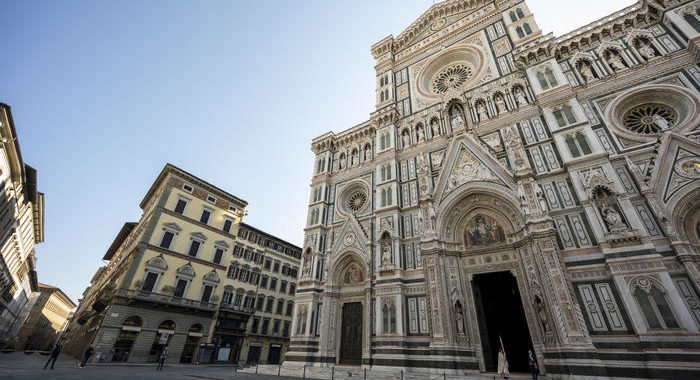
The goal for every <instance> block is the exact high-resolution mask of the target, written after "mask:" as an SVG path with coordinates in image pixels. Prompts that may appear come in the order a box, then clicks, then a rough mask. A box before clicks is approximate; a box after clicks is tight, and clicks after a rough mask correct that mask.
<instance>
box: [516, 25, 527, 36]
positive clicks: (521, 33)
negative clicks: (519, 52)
mask: <svg viewBox="0 0 700 380" xmlns="http://www.w3.org/2000/svg"><path fill="white" fill-rule="evenodd" d="M515 31H516V33H518V37H520V38H523V37H525V33H524V32H523V28H521V27H517V28H515Z"/></svg>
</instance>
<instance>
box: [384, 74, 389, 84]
mask: <svg viewBox="0 0 700 380" xmlns="http://www.w3.org/2000/svg"><path fill="white" fill-rule="evenodd" d="M384 84H389V75H388V74H387V75H384Z"/></svg>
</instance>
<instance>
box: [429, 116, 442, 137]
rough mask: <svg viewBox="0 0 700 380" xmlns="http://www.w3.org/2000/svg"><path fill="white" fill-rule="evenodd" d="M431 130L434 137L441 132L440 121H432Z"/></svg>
mask: <svg viewBox="0 0 700 380" xmlns="http://www.w3.org/2000/svg"><path fill="white" fill-rule="evenodd" d="M430 131H431V132H432V133H433V137H435V136H437V135H439V134H440V127H439V126H438V122H437V121H436V120H435V119H433V120H432V121H430Z"/></svg>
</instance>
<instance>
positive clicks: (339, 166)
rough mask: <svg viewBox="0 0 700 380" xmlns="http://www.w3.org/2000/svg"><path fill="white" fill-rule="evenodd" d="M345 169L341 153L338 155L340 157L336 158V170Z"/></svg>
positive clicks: (343, 157)
mask: <svg viewBox="0 0 700 380" xmlns="http://www.w3.org/2000/svg"><path fill="white" fill-rule="evenodd" d="M343 169H345V156H343V155H342V154H341V155H340V158H338V170H343Z"/></svg>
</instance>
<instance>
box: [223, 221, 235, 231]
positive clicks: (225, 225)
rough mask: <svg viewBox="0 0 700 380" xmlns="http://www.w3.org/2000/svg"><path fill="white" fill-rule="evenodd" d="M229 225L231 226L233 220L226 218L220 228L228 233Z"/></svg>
mask: <svg viewBox="0 0 700 380" xmlns="http://www.w3.org/2000/svg"><path fill="white" fill-rule="evenodd" d="M231 226H233V221H232V220H231V219H226V220H224V226H223V227H222V228H221V229H222V230H223V231H224V232H226V233H230V232H231Z"/></svg>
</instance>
